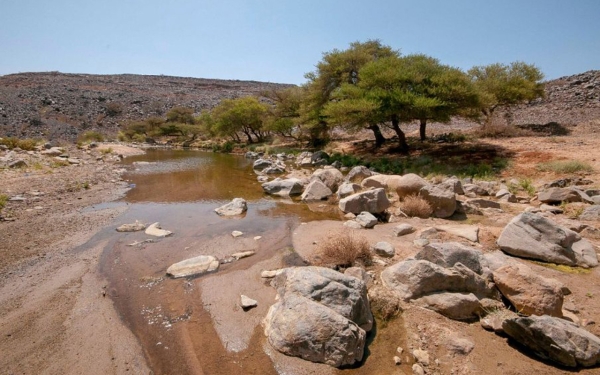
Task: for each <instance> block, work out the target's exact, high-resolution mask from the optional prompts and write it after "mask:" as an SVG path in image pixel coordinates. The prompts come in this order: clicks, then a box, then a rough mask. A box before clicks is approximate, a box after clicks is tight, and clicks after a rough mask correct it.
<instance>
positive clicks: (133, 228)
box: [117, 220, 146, 232]
mask: <svg viewBox="0 0 600 375" xmlns="http://www.w3.org/2000/svg"><path fill="white" fill-rule="evenodd" d="M144 229H146V224H144V223H140V222H139V221H137V220H136V221H135V223H131V224H123V225H120V226H119V227H118V228H117V232H138V231H141V230H144Z"/></svg>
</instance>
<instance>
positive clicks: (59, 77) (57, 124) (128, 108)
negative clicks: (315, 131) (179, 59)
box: [0, 72, 289, 140]
mask: <svg viewBox="0 0 600 375" xmlns="http://www.w3.org/2000/svg"><path fill="white" fill-rule="evenodd" d="M286 86H289V85H283V84H276V83H267V82H256V81H238V80H218V79H200V78H183V77H169V76H145V75H133V74H123V75H91V74H64V73H57V72H47V73H21V74H11V75H5V76H0V136H16V137H42V138H46V139H66V140H73V139H75V138H76V137H77V135H78V134H79V133H80V132H82V131H85V130H98V131H101V132H104V133H114V132H116V130H117V129H118V126H119V124H122V123H125V122H127V121H129V120H140V119H144V118H147V117H149V116H156V115H162V114H164V113H166V111H168V110H169V109H170V108H172V107H174V106H186V107H191V108H194V109H195V110H196V112H197V113H198V112H200V111H201V110H204V109H209V108H212V107H214V106H215V105H216V104H218V103H219V101H221V100H222V99H228V98H236V97H240V96H246V95H260V93H262V92H264V91H267V90H272V89H277V88H282V87H286Z"/></svg>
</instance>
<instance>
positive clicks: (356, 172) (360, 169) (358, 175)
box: [346, 165, 374, 183]
mask: <svg viewBox="0 0 600 375" xmlns="http://www.w3.org/2000/svg"><path fill="white" fill-rule="evenodd" d="M373 174H374V173H373V171H371V170H370V169H369V168H367V167H365V166H363V165H357V166H356V167H353V168H352V169H351V170H350V172H348V174H347V175H346V181H348V182H350V183H360V182H362V180H364V179H365V178H367V177H371V176H373Z"/></svg>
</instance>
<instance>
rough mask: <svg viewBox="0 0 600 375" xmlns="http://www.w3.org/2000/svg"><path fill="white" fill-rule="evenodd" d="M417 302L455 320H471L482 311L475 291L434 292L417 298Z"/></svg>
mask: <svg viewBox="0 0 600 375" xmlns="http://www.w3.org/2000/svg"><path fill="white" fill-rule="evenodd" d="M415 303H417V304H422V305H425V307H426V308H428V309H430V310H433V311H435V312H437V313H439V314H442V315H444V316H445V317H447V318H450V319H454V320H471V319H474V318H477V317H478V316H479V314H480V312H481V304H480V303H479V299H478V298H477V297H476V296H475V295H474V294H473V293H434V294H429V295H427V296H424V297H421V298H418V299H416V300H415Z"/></svg>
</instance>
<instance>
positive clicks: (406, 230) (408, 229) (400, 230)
mask: <svg viewBox="0 0 600 375" xmlns="http://www.w3.org/2000/svg"><path fill="white" fill-rule="evenodd" d="M415 230H416V229H415V227H413V226H412V225H410V224H406V223H403V224H399V225H397V226H395V227H394V234H395V235H396V237H401V236H405V235H407V234H410V233H412V232H414V231H415Z"/></svg>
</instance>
